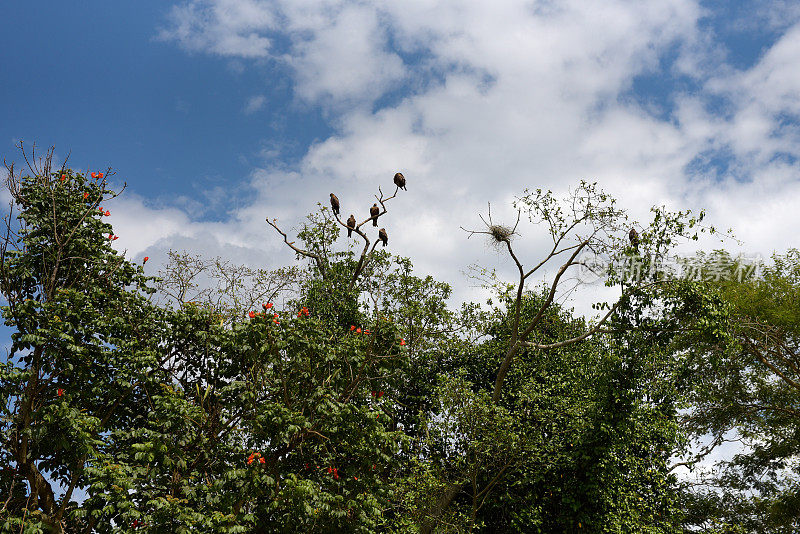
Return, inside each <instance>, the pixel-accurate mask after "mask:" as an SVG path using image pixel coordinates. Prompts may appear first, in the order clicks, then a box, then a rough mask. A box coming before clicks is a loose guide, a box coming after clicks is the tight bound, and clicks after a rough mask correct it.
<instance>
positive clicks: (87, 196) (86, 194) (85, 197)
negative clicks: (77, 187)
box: [83, 191, 89, 200]
mask: <svg viewBox="0 0 800 534" xmlns="http://www.w3.org/2000/svg"><path fill="white" fill-rule="evenodd" d="M87 198H89V193H87V192H85V191H84V192H83V200H86V199H87Z"/></svg>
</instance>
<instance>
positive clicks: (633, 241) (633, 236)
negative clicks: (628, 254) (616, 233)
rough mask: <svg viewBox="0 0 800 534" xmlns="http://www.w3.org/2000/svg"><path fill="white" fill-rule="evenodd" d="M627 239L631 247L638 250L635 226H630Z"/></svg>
mask: <svg viewBox="0 0 800 534" xmlns="http://www.w3.org/2000/svg"><path fill="white" fill-rule="evenodd" d="M628 239H630V240H631V245H632V246H633V249H634V250H635V251H636V252H639V232H637V231H636V228H631V231H630V232H628Z"/></svg>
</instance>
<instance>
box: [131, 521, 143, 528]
mask: <svg viewBox="0 0 800 534" xmlns="http://www.w3.org/2000/svg"><path fill="white" fill-rule="evenodd" d="M139 525H144V523H141V522H140V521H139V520H138V519H134V520H133V523H131V528H139Z"/></svg>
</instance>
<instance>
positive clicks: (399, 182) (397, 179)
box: [394, 172, 408, 191]
mask: <svg viewBox="0 0 800 534" xmlns="http://www.w3.org/2000/svg"><path fill="white" fill-rule="evenodd" d="M394 185H396V186H397V187H399V188H400V189H402V190H403V191H408V189H406V177H405V176H403V173H402V172H398V173H397V174H395V175H394Z"/></svg>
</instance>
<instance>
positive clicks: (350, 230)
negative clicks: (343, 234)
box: [347, 213, 356, 237]
mask: <svg viewBox="0 0 800 534" xmlns="http://www.w3.org/2000/svg"><path fill="white" fill-rule="evenodd" d="M355 227H356V217H355V215H353V214H352V213H351V214H350V218H349V219H347V237H351V236H352V235H353V228H355Z"/></svg>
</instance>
